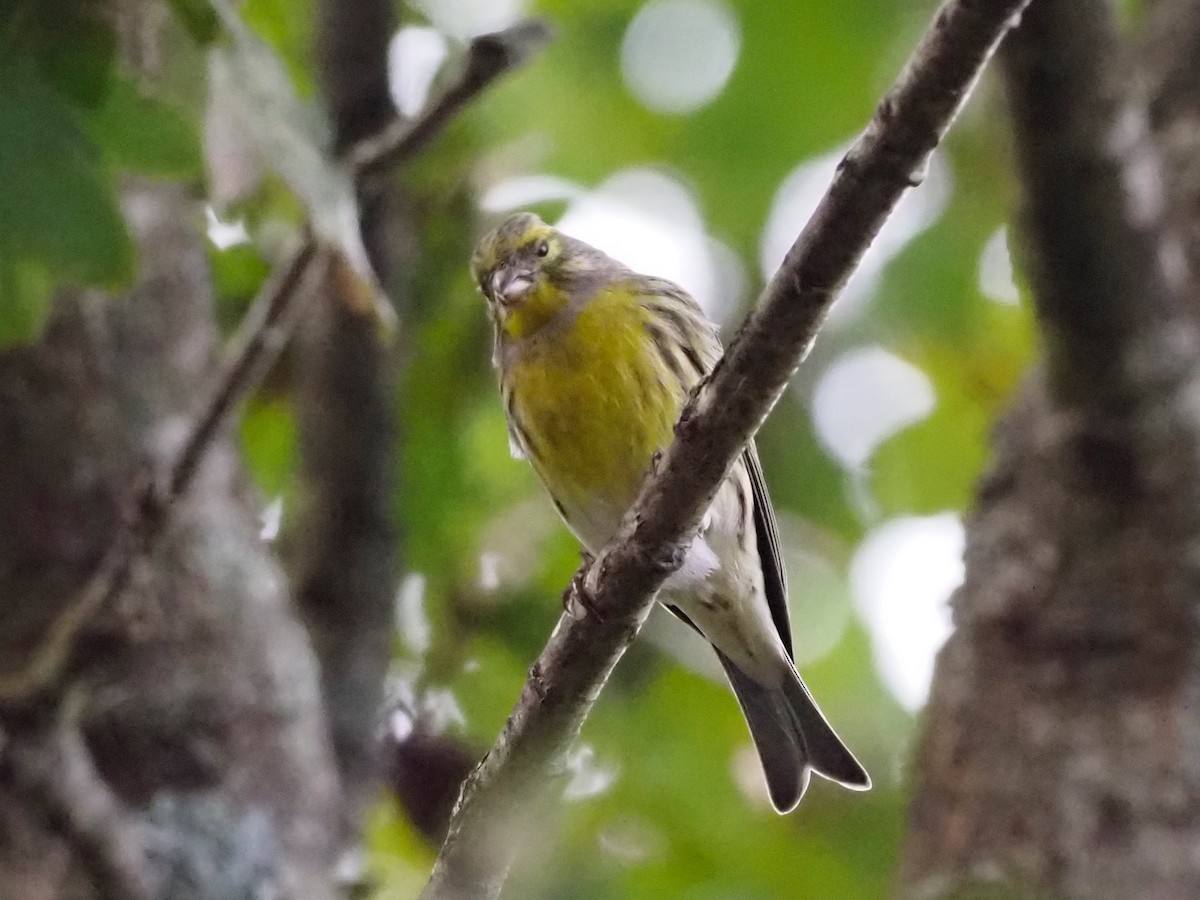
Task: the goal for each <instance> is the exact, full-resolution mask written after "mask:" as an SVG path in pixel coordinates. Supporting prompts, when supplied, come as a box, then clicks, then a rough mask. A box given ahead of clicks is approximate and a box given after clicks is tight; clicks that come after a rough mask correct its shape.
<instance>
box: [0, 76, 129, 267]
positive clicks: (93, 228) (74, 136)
mask: <svg viewBox="0 0 1200 900" xmlns="http://www.w3.org/2000/svg"><path fill="white" fill-rule="evenodd" d="M0 83H3V84H4V88H5V89H4V91H3V92H0V134H4V135H5V139H4V140H3V141H0V182H3V184H4V190H3V191H0V252H3V253H4V254H5V255H9V254H11V255H13V256H15V257H17V258H23V259H30V260H34V261H37V262H39V263H41V264H42V265H44V266H46V268H47V269H49V270H51V271H53V272H54V273H55V276H56V277H57V278H59V279H62V280H66V281H82V282H86V283H89V284H96V285H102V286H105V287H109V288H116V287H119V286H120V285H122V284H124V283H125V282H126V281H127V280H128V279H129V278H130V277H131V275H132V272H133V247H132V244H131V243H130V240H129V237H128V235H127V234H126V232H125V225H124V222H123V220H122V218H121V215H120V212H119V211H118V209H117V207H116V203H115V198H114V196H113V191H112V187H111V184H110V182H109V177H108V173H107V171H106V170H105V167H104V166H103V163H102V156H101V153H100V150H99V148H98V147H97V146H96V145H95V144H94V143H93V141H92V140H91V139H90V138H89V137H88V135H87V133H86V131H85V130H84V128H83V127H82V125H81V123H80V122H79V120H78V118H77V116H76V115H75V112H74V111H73V110H72V109H71V108H70V107H69V106H68V105H66V104H65V103H64V101H63V98H62V96H61V95H60V94H58V93H57V92H55V91H54V90H52V89H51V88H50V87H48V86H47V85H45V84H44V83H43V82H42V81H41V80H40V79H39V78H38V77H37V76H36V75H35V73H34V70H33V69H32V68H31V67H30V66H29V65H28V64H22V63H21V61H20V60H17V61H15V62H13V63H10V64H9V65H6V66H2V67H0Z"/></svg>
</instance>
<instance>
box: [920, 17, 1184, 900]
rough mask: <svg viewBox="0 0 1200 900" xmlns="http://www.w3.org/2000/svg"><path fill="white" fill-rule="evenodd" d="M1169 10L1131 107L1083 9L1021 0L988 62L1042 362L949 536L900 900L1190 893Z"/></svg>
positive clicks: (1108, 35)
mask: <svg viewBox="0 0 1200 900" xmlns="http://www.w3.org/2000/svg"><path fill="white" fill-rule="evenodd" d="M1172 6H1173V7H1175V9H1172V10H1170V12H1169V15H1170V16H1171V17H1172V19H1173V21H1174V22H1175V27H1174V28H1173V29H1163V33H1164V34H1165V33H1167V32H1168V31H1169V32H1170V33H1171V34H1172V35H1173V40H1174V47H1173V48H1172V50H1171V53H1172V54H1173V57H1172V56H1169V55H1168V54H1167V53H1165V52H1164V49H1163V43H1164V39H1162V38H1160V40H1159V41H1158V42H1157V43H1156V47H1157V51H1156V53H1155V54H1153V55H1151V54H1147V56H1148V58H1149V59H1150V60H1151V62H1150V63H1149V64H1148V65H1147V66H1146V68H1145V71H1154V70H1155V69H1158V70H1159V74H1158V76H1157V77H1156V78H1151V79H1149V80H1148V81H1149V83H1151V84H1154V85H1155V92H1156V96H1152V97H1149V98H1146V97H1144V96H1142V95H1140V94H1135V93H1133V92H1132V91H1131V86H1133V85H1138V84H1142V83H1143V82H1141V81H1139V80H1138V79H1137V77H1135V76H1136V75H1137V74H1138V73H1137V72H1135V71H1133V70H1132V69H1129V68H1127V67H1126V66H1125V63H1126V62H1127V61H1128V60H1129V59H1130V54H1129V53H1128V52H1127V50H1126V48H1124V47H1123V46H1122V44H1121V41H1120V39H1119V37H1118V32H1117V29H1116V27H1115V25H1114V23H1113V22H1112V21H1111V16H1112V11H1111V9H1110V7H1109V5H1108V4H1107V3H1104V2H1100V0H1037V2H1035V3H1033V4H1032V6H1031V7H1030V9H1029V10H1028V11H1027V13H1026V16H1025V19H1024V21H1023V22H1022V24H1021V26H1020V28H1019V29H1018V30H1017V31H1015V32H1014V33H1013V35H1012V36H1011V38H1010V41H1009V43H1008V45H1007V46H1006V47H1005V48H1004V51H1003V77H1004V80H1005V86H1006V88H1007V92H1008V96H1009V105H1010V109H1011V114H1012V118H1013V122H1014V126H1015V134H1016V142H1017V156H1018V160H1019V166H1020V175H1021V179H1022V182H1023V184H1024V188H1025V208H1024V217H1023V221H1022V225H1023V231H1022V236H1023V244H1024V246H1025V258H1026V262H1027V268H1028V271H1029V274H1030V281H1031V287H1032V290H1033V294H1034V300H1035V303H1036V306H1037V311H1038V317H1039V322H1040V325H1041V329H1042V333H1043V338H1044V341H1043V343H1044V348H1045V356H1046V362H1045V365H1044V366H1043V367H1042V368H1040V369H1039V370H1038V371H1037V372H1035V373H1034V374H1033V375H1032V376H1031V377H1030V379H1029V381H1028V383H1027V384H1026V385H1025V388H1024V389H1023V391H1022V392H1021V396H1020V397H1019V398H1018V400H1017V401H1016V404H1015V408H1014V409H1013V410H1012V412H1011V413H1010V414H1009V415H1008V416H1007V418H1006V419H1005V421H1004V422H1003V423H1002V424H1001V425H1000V426H999V428H998V429H997V431H996V435H995V442H994V459H993V462H992V464H991V469H990V472H989V473H988V475H987V476H986V477H985V478H984V480H983V482H982V484H981V486H980V489H979V494H978V499H977V508H976V510H975V512H974V514H973V515H972V517H971V519H970V521H969V522H968V527H967V551H966V564H967V572H966V580H965V583H964V584H963V586H962V587H961V589H960V590H959V591H958V592H957V594H956V595H955V597H954V599H953V601H952V605H953V612H954V621H955V632H954V634H953V636H952V637H951V638H950V640H949V641H948V643H947V645H946V647H945V648H944V649H943V651H942V653H941V655H940V657H939V659H938V663H937V669H936V672H935V677H934V686H933V691H932V695H931V697H930V703H929V708H928V711H927V721H926V724H925V728H924V736H923V739H922V741H921V745H920V749H919V753H918V757H917V762H916V779H915V781H916V784H915V795H914V800H913V802H912V806H911V809H910V821H909V837H908V843H907V847H906V849H905V853H904V858H903V861H902V866H901V871H900V886H901V893H902V894H903V895H904V896H911V897H956V896H962V897H966V896H972V897H974V896H989V897H991V896H997V897H1008V896H1011V897H1042V896H1045V897H1062V898H1087V900H1104V898H1114V900H1116V898H1122V900H1124V898H1130V897H1154V898H1180V900H1182V898H1192V897H1197V896H1200V855H1198V854H1197V852H1196V848H1197V847H1200V717H1197V715H1196V709H1197V708H1198V707H1197V703H1198V702H1200V664H1198V661H1197V653H1196V649H1197V639H1198V637H1200V633H1198V624H1197V616H1196V613H1197V597H1200V557H1198V556H1197V553H1196V548H1197V546H1200V544H1198V543H1197V541H1198V539H1200V468H1198V466H1197V462H1198V461H1200V395H1198V394H1197V392H1196V385H1197V384H1198V383H1200V382H1198V381H1197V378H1198V377H1200V368H1198V366H1200V331H1198V329H1197V327H1196V317H1195V311H1196V304H1195V274H1194V272H1195V271H1196V270H1195V269H1194V267H1193V265H1192V260H1195V259H1197V258H1198V257H1197V256H1196V254H1195V249H1196V248H1195V246H1194V234H1195V232H1196V221H1197V218H1196V214H1195V213H1196V207H1195V203H1194V202H1191V203H1189V202H1188V201H1189V199H1190V200H1192V201H1194V199H1195V198H1196V197H1197V196H1198V194H1197V191H1196V186H1195V183H1194V176H1192V178H1193V184H1192V185H1191V186H1190V187H1191V190H1190V193H1188V192H1187V191H1185V190H1184V187H1183V185H1184V183H1185V181H1186V177H1187V175H1186V173H1185V172H1184V171H1183V170H1184V169H1185V168H1186V169H1194V168H1195V165H1194V162H1192V160H1194V159H1195V158H1196V157H1195V150H1196V147H1195V139H1194V138H1193V139H1192V148H1191V149H1192V154H1191V156H1188V155H1187V154H1185V153H1180V152H1178V148H1177V147H1176V148H1174V150H1172V148H1171V147H1170V145H1169V143H1164V134H1167V133H1169V131H1170V129H1171V128H1172V127H1173V125H1172V122H1171V121H1168V120H1173V119H1174V115H1175V114H1174V112H1170V111H1168V106H1166V105H1164V101H1165V100H1167V99H1169V98H1170V91H1169V90H1168V86H1169V85H1170V84H1172V77H1171V76H1170V75H1169V74H1167V73H1168V72H1170V73H1175V72H1176V67H1177V66H1180V65H1191V66H1194V53H1192V52H1191V50H1190V48H1191V47H1193V46H1194V44H1195V41H1196V40H1197V36H1198V35H1200V31H1198V30H1197V29H1196V28H1195V23H1196V22H1198V21H1200V16H1197V15H1196V6H1195V4H1193V3H1175V4H1167V3H1164V4H1160V9H1159V10H1158V14H1159V15H1162V16H1166V15H1168V12H1167V10H1166V7H1172ZM1185 8H1186V10H1187V11H1188V13H1189V15H1187V16H1186V17H1184V16H1181V15H1180V13H1181V12H1182V11H1184V10H1185ZM1185 21H1186V22H1188V23H1189V28H1188V29H1187V30H1186V31H1181V30H1180V29H1179V27H1178V26H1179V25H1180V24H1182V23H1184V22H1185ZM1153 32H1154V29H1151V33H1153ZM1177 81H1178V79H1175V82H1176V83H1177ZM1198 87H1200V84H1198V83H1197V82H1196V81H1195V80H1192V81H1191V83H1190V84H1189V85H1188V87H1187V89H1186V91H1184V92H1183V93H1184V95H1185V96H1186V97H1187V103H1186V104H1181V103H1179V101H1178V98H1176V99H1175V100H1174V102H1173V105H1172V106H1171V107H1170V108H1171V109H1172V110H1175V109H1178V108H1179V107H1180V106H1189V108H1193V107H1194V104H1196V103H1197V102H1200V90H1198ZM1148 110H1150V111H1153V112H1154V115H1153V117H1151V115H1148ZM1151 124H1153V126H1154V127H1153V129H1152V128H1151V127H1150V125H1151ZM1164 149H1165V150H1166V151H1167V152H1164ZM1169 188H1172V189H1169ZM1181 226H1184V227H1185V228H1186V230H1184V228H1181ZM1182 237H1187V238H1188V239H1189V240H1192V242H1193V246H1188V243H1187V241H1186V240H1183V239H1182ZM984 886H990V891H992V892H985V893H980V891H981V890H982V889H983V887H984Z"/></svg>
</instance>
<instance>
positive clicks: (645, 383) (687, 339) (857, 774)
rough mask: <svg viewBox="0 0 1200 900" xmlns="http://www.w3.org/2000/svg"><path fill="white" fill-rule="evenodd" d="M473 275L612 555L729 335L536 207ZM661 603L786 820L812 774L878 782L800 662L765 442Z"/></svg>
mask: <svg viewBox="0 0 1200 900" xmlns="http://www.w3.org/2000/svg"><path fill="white" fill-rule="evenodd" d="M471 272H472V275H473V277H474V279H475V282H476V284H477V285H478V286H479V289H480V291H482V293H483V294H484V296H485V297H486V298H487V301H488V312H489V314H490V316H491V318H492V322H493V324H494V327H495V343H494V347H493V358H492V362H493V364H494V365H495V367H496V369H497V372H498V373H499V379H500V392H501V396H502V398H503V401H504V410H505V413H506V415H507V417H508V429H509V441H510V444H511V447H512V450H513V454H514V455H516V456H518V457H519V458H526V459H528V460H529V462H530V463H531V464H532V465H533V468H534V471H535V472H536V473H537V475H538V477H539V478H540V479H541V481H542V484H543V485H544V486H545V488H546V490H547V491H548V492H549V494H550V499H551V501H552V502H553V503H554V507H555V509H557V510H558V512H559V515H560V516H562V519H563V521H564V522H565V523H566V525H567V527H568V528H569V529H571V531H572V532H573V533H574V535H575V537H577V538H578V539H579V541H580V543H581V544H583V546H584V548H586V549H587V550H588V551H589V552H591V553H593V554H595V553H598V552H599V551H600V549H601V548H602V547H603V546H604V545H605V544H606V543H607V542H608V540H609V539H610V538H611V537H612V536H613V535H614V534H615V533H616V531H617V528H618V526H619V525H620V522H621V518H622V516H623V515H624V513H625V511H626V510H627V509H628V508H629V506H630V504H631V503H632V502H633V500H634V498H635V497H636V495H637V492H638V488H639V487H640V485H641V482H642V478H643V476H644V474H645V472H646V470H647V468H648V467H649V464H650V460H651V458H652V456H653V455H654V453H655V452H656V451H658V450H661V449H663V448H665V447H666V446H667V444H669V443H670V442H671V438H672V434H673V429H674V426H675V422H676V420H677V419H678V418H679V414H680V411H681V410H682V408H683V404H684V403H685V402H686V400H687V398H688V395H689V393H690V392H691V390H692V388H694V387H695V386H696V384H697V383H699V381H700V380H701V379H702V378H703V377H704V376H705V375H706V374H707V373H708V372H710V371H711V370H712V368H713V366H714V365H716V362H717V360H718V359H719V358H720V356H721V347H720V343H719V342H718V339H717V334H716V329H715V328H714V327H713V325H712V323H711V322H709V321H708V319H706V318H705V316H704V313H703V312H702V311H701V310H700V307H699V306H698V305H697V304H696V302H695V301H694V300H693V299H692V298H691V297H690V296H688V294H687V293H686V292H685V291H684V290H683V289H682V288H680V287H678V286H677V285H675V284H672V283H671V282H669V281H665V280H663V279H661V278H653V277H650V276H647V275H639V274H637V273H636V272H633V271H631V270H630V269H628V268H626V267H625V266H623V265H621V263H619V262H617V261H616V260H614V259H612V258H611V257H609V256H607V255H605V254H604V253H602V252H601V251H599V250H597V249H596V248H594V247H591V246H589V245H588V244H585V243H584V242H582V241H579V240H576V239H574V238H571V237H568V236H567V235H564V234H562V233H560V232H558V231H556V230H555V229H553V228H551V227H550V226H548V225H546V223H545V222H543V221H542V220H541V219H539V218H538V217H537V216H535V215H533V214H532V213H517V214H516V215H513V216H511V217H509V218H508V219H507V220H505V221H504V222H503V223H502V224H501V225H500V226H499V227H497V228H496V229H495V230H494V231H492V232H491V233H490V234H488V235H487V236H486V237H484V238H483V240H482V241H480V243H479V246H478V247H477V249H476V251H475V254H474V256H473V257H472V259H471ZM659 601H660V602H661V603H663V604H664V605H665V606H666V607H667V609H669V610H670V611H671V612H673V613H674V614H675V615H676V616H678V617H679V618H680V619H682V620H683V621H684V622H686V623H687V624H689V625H691V626H692V627H693V628H695V629H696V630H697V631H699V632H700V633H701V634H702V635H704V637H705V638H706V639H707V640H708V641H709V643H711V644H712V646H713V648H714V649H715V650H716V652H717V658H718V659H719V660H720V662H721V665H722V666H723V667H724V669H725V672H726V674H727V675H728V677H729V681H730V683H731V684H732V686H733V690H734V693H735V694H736V695H737V698H738V701H739V703H740V704H741V708H742V712H743V714H744V715H745V717H746V722H747V724H748V725H749V727H750V734H751V736H752V737H753V739H754V744H755V746H756V748H757V749H758V754H759V758H760V759H761V760H762V767H763V772H764V774H765V776H766V781H767V787H768V790H769V793H770V796H771V801H772V803H773V804H774V806H775V808H776V809H777V810H778V811H779V812H781V813H783V812H789V811H791V810H792V809H794V808H795V806H796V804H797V803H799V802H800V798H801V797H802V796H803V794H804V791H805V788H806V787H807V786H808V781H809V776H810V773H811V772H816V773H817V774H818V775H821V776H823V777H825V778H828V779H830V780H831V781H835V782H837V783H838V784H841V785H844V786H845V787H848V788H851V789H853V790H866V789H867V788H869V787H870V786H871V779H870V777H869V776H868V775H867V773H866V770H864V769H863V767H862V766H861V765H860V764H859V762H858V760H856V759H855V758H854V755H853V754H852V753H851V752H850V751H849V750H848V749H847V748H846V746H845V745H844V744H843V743H842V741H841V740H840V739H839V738H838V736H837V734H835V733H834V731H833V729H832V728H831V727H830V726H829V723H828V722H826V721H825V718H824V716H823V715H822V714H821V711H820V710H819V709H818V708H817V705H816V703H815V702H814V701H813V698H812V695H811V694H809V692H808V689H807V688H806V687H805V686H804V682H803V681H801V680H800V676H799V675H798V674H797V672H796V669H795V666H794V664H793V662H792V643H791V625H790V622H789V617H788V606H787V584H786V581H785V579H784V573H783V565H782V560H781V559H780V555H779V540H778V535H777V532H776V526H775V514H774V511H773V510H772V508H771V501H770V498H769V497H768V496H767V489H766V484H765V483H764V481H763V476H762V470H761V468H760V467H759V462H758V454H757V451H756V450H755V448H754V444H753V443H751V444H750V445H749V446H748V447H747V448H746V451H745V452H744V453H743V454H742V457H741V459H740V460H739V461H738V462H737V463H736V464H735V465H734V466H733V469H732V470H731V471H730V473H729V476H728V477H727V478H726V480H725V482H724V484H722V486H721V488H720V489H719V491H718V492H717V496H716V498H715V499H714V500H713V504H712V507H711V508H710V509H709V511H708V514H707V515H706V516H705V518H704V521H703V523H702V525H701V528H700V533H699V534H698V535H697V537H696V539H695V541H694V542H693V544H692V546H691V548H690V549H689V551H688V553H687V555H686V557H685V561H684V563H683V566H682V567H681V568H680V569H679V571H678V572H676V573H675V574H674V575H672V576H671V578H669V579H668V580H667V583H666V584H665V585H664V587H663V589H662V591H661V593H660V595H659Z"/></svg>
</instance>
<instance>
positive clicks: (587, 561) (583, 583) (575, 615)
mask: <svg viewBox="0 0 1200 900" xmlns="http://www.w3.org/2000/svg"><path fill="white" fill-rule="evenodd" d="M580 555H581V556H582V557H583V565H582V566H580V568H579V569H578V570H577V571H576V572H575V574H574V576H572V578H571V583H570V584H569V585H568V586H567V589H566V590H565V591H563V595H562V599H563V612H565V613H566V614H567V615H569V616H570V617H571V618H572V619H584V618H586V617H587V616H588V615H589V614H590V615H592V616H594V617H595V618H596V619H598V620H599V621H601V622H603V621H604V613H603V611H602V610H601V609H600V608H599V607H598V606H597V605H596V601H595V598H594V597H593V596H592V592H591V589H590V588H588V586H587V575H588V572H590V571H591V568H592V563H593V562H595V558H594V557H593V556H592V555H591V554H590V553H588V552H587V551H586V550H581V551H580Z"/></svg>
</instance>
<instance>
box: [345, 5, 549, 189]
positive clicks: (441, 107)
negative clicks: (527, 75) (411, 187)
mask: <svg viewBox="0 0 1200 900" xmlns="http://www.w3.org/2000/svg"><path fill="white" fill-rule="evenodd" d="M552 36H553V34H552V32H551V30H550V27H549V26H548V25H546V23H545V22H540V21H537V20H528V21H525V22H521V23H519V24H517V25H514V26H512V27H511V28H507V29H505V30H504V31H498V32H496V33H495V34H484V35H480V36H479V37H477V38H475V39H474V40H473V41H471V45H470V47H469V48H468V50H467V60H466V63H465V65H464V67H463V71H462V74H461V75H459V77H458V79H457V80H456V81H455V82H454V83H453V84H452V85H451V86H450V87H449V88H447V89H446V92H445V93H443V94H442V95H441V96H440V97H439V98H438V99H437V100H436V101H434V103H433V104H432V105H431V106H430V107H429V108H428V109H427V110H426V111H425V112H424V113H422V115H421V117H420V118H419V119H417V120H416V121H415V122H407V121H404V120H400V119H398V120H396V121H395V122H393V123H392V124H391V125H389V126H388V127H387V128H385V129H383V130H382V131H381V132H380V133H379V134H377V135H375V136H374V137H370V138H367V139H365V140H363V141H360V142H359V143H358V144H357V145H355V146H354V147H353V148H351V150H350V151H349V153H348V154H347V160H348V162H349V164H350V168H351V170H352V171H353V172H354V174H355V177H356V178H357V179H359V180H361V179H362V178H364V177H368V176H371V175H375V174H377V173H379V172H381V171H383V170H385V169H388V168H393V167H395V166H398V165H402V164H403V163H405V162H407V161H408V160H410V159H412V158H413V157H414V156H416V155H417V154H418V153H420V152H421V151H422V150H424V149H425V148H426V147H427V146H428V145H429V142H430V141H432V140H433V139H434V138H435V137H437V136H438V135H439V134H441V133H442V131H443V130H444V129H445V127H446V126H447V125H449V124H450V122H451V121H453V120H454V117H455V116H457V115H458V113H459V112H460V111H461V110H462V109H463V107H465V106H466V105H467V104H469V103H470V102H471V101H472V100H474V99H475V97H476V96H478V95H479V94H480V93H481V92H482V91H484V90H485V89H486V88H488V87H489V86H490V85H492V84H493V83H495V81H496V80H497V79H498V78H500V77H501V76H503V75H505V74H506V73H508V72H511V71H513V70H514V69H517V68H520V67H521V66H522V65H524V64H525V63H526V62H528V61H529V59H530V58H531V57H532V56H534V55H535V54H536V53H537V52H538V51H540V50H541V49H542V48H543V47H545V46H546V44H547V43H549V41H550V38H551V37H552Z"/></svg>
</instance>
